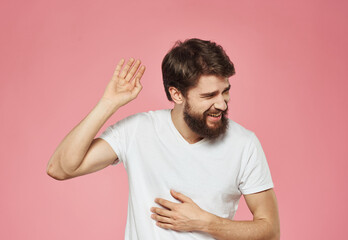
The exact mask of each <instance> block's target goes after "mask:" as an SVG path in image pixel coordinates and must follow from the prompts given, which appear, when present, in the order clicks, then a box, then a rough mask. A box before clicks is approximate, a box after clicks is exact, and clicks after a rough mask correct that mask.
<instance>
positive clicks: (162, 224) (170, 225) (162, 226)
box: [156, 222, 176, 230]
mask: <svg viewBox="0 0 348 240" xmlns="http://www.w3.org/2000/svg"><path fill="white" fill-rule="evenodd" d="M156 225H157V226H159V227H161V228H164V229H170V230H176V228H175V227H174V225H172V224H167V223H161V222H157V223H156Z"/></svg>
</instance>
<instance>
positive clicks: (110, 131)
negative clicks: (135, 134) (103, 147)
mask: <svg viewBox="0 0 348 240" xmlns="http://www.w3.org/2000/svg"><path fill="white" fill-rule="evenodd" d="M136 119H137V118H136V115H132V116H129V117H127V118H124V119H122V120H120V121H118V122H117V123H115V124H113V125H111V126H109V127H107V128H106V129H105V131H104V132H103V133H102V134H101V135H100V136H99V137H98V138H101V139H104V140H105V141H106V142H107V143H108V144H109V145H110V146H111V148H112V149H113V150H114V152H115V153H116V155H117V157H118V160H117V161H115V162H114V163H113V164H112V165H116V164H118V163H119V162H120V161H121V162H122V163H125V160H126V153H127V146H129V141H131V136H132V132H131V131H130V129H133V130H134V129H135V125H136Z"/></svg>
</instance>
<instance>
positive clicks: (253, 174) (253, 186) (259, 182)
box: [239, 133, 273, 195]
mask: <svg viewBox="0 0 348 240" xmlns="http://www.w3.org/2000/svg"><path fill="white" fill-rule="evenodd" d="M247 152H248V153H247V155H246V158H245V159H243V161H244V162H243V164H242V166H243V167H242V172H243V173H242V176H241V180H240V184H239V190H240V191H241V193H242V194H243V195H245V194H252V193H257V192H261V191H264V190H267V189H270V188H273V181H272V177H271V172H270V170H269V167H268V163H267V160H266V156H265V153H264V151H263V149H262V146H261V143H260V141H259V139H258V138H257V137H256V135H255V134H254V133H252V135H251V140H250V143H249V145H248V149H247Z"/></svg>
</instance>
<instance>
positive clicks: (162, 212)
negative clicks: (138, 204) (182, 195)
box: [151, 207, 173, 218]
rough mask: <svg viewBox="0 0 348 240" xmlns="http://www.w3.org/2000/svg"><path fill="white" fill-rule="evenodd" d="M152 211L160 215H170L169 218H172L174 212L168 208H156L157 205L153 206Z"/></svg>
mask: <svg viewBox="0 0 348 240" xmlns="http://www.w3.org/2000/svg"><path fill="white" fill-rule="evenodd" d="M151 212H153V213H156V214H158V215H161V216H163V217H169V218H171V217H172V214H173V213H172V212H171V211H169V210H167V209H164V208H156V207H153V208H151Z"/></svg>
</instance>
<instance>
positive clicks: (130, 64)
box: [120, 58, 134, 78]
mask: <svg viewBox="0 0 348 240" xmlns="http://www.w3.org/2000/svg"><path fill="white" fill-rule="evenodd" d="M133 62H134V58H130V59H129V60H128V62H127V64H126V66H125V67H124V68H123V70H122V71H121V73H120V77H121V78H124V77H125V76H126V75H127V73H128V71H129V69H130V67H131V66H132V65H133Z"/></svg>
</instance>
